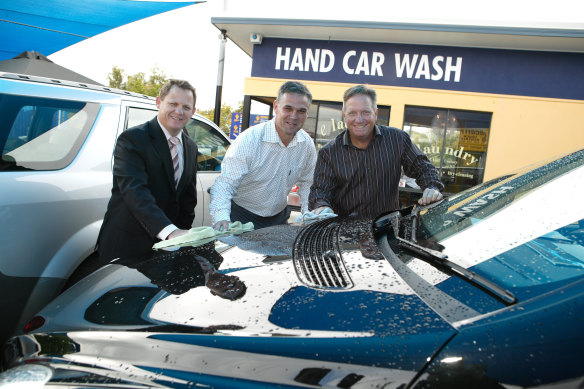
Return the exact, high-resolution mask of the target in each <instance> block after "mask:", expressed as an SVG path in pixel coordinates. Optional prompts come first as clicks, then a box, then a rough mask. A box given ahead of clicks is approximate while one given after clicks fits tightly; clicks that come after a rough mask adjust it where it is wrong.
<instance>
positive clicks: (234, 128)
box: [229, 112, 241, 140]
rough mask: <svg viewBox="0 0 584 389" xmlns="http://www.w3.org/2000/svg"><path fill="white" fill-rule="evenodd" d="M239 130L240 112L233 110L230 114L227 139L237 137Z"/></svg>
mask: <svg viewBox="0 0 584 389" xmlns="http://www.w3.org/2000/svg"><path fill="white" fill-rule="evenodd" d="M240 131H241V113H240V112H233V113H232V114H231V129H230V131H229V139H231V140H233V139H235V138H237V135H239V132H240Z"/></svg>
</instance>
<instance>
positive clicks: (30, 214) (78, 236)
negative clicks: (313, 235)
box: [0, 72, 230, 342]
mask: <svg viewBox="0 0 584 389" xmlns="http://www.w3.org/2000/svg"><path fill="white" fill-rule="evenodd" d="M156 113H157V110H156V102H155V99H154V98H152V97H148V96H143V95H139V94H136V93H131V92H127V91H121V90H114V89H111V88H106V87H100V86H94V85H88V84H81V83H75V82H70V81H63V80H52V79H47V78H41V77H33V76H24V75H17V74H12V73H2V72H0V149H1V150H2V160H1V161H0V221H1V227H0V296H1V297H0V317H1V320H0V342H2V340H3V339H5V338H6V337H7V336H8V335H10V334H11V333H12V332H14V331H15V330H17V332H19V331H20V329H21V327H22V325H23V324H24V323H25V322H26V321H27V320H28V319H29V318H30V316H31V315H32V314H34V313H36V312H37V311H38V310H39V309H40V308H42V307H43V306H44V305H45V304H46V303H47V302H48V301H50V300H51V299H52V298H53V297H55V296H56V295H57V294H58V293H59V291H60V290H61V289H62V288H63V286H64V285H65V283H66V281H67V280H68V279H69V278H70V276H71V275H72V274H73V273H74V272H75V270H76V269H77V268H78V267H79V266H80V265H81V264H83V263H84V262H85V263H87V262H88V261H91V259H92V258H95V256H96V254H95V243H96V240H97V234H98V232H99V229H100V226H101V223H102V220H103V216H104V213H105V210H106V206H107V202H108V200H109V198H110V194H111V187H112V163H113V150H114V146H115V142H116V138H117V136H118V135H119V134H120V133H121V132H122V131H124V130H125V129H127V128H129V127H132V126H134V125H136V124H139V123H143V122H145V121H147V120H150V119H151V118H153V117H154V116H155V115H156ZM187 131H188V133H189V135H190V136H191V138H193V139H194V140H195V142H196V143H197V145H198V147H199V155H198V169H199V174H197V181H198V182H197V188H198V202H197V206H196V208H195V221H194V223H193V226H201V225H210V219H209V209H208V207H209V194H208V192H207V189H208V188H209V187H210V186H211V185H213V183H214V181H215V178H216V177H217V175H218V173H219V171H220V168H221V160H222V159H223V156H224V155H225V152H226V150H227V148H228V147H229V144H230V143H229V139H228V138H227V137H226V136H225V135H224V134H223V132H221V131H220V130H219V129H218V128H217V126H216V125H215V124H214V123H212V122H211V121H209V120H207V119H206V118H204V117H202V116H199V115H195V116H193V118H192V120H191V122H190V123H189V124H188V126H187Z"/></svg>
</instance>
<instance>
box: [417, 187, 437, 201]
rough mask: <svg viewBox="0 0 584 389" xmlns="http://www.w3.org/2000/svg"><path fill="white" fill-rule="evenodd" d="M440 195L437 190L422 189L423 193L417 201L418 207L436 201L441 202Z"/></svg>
mask: <svg viewBox="0 0 584 389" xmlns="http://www.w3.org/2000/svg"><path fill="white" fill-rule="evenodd" d="M442 197H443V196H442V193H440V191H439V190H437V189H434V188H426V189H424V193H422V198H421V199H419V200H418V204H420V205H428V204H432V203H435V202H436V201H439V200H442Z"/></svg>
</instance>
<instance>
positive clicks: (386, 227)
mask: <svg viewBox="0 0 584 389" xmlns="http://www.w3.org/2000/svg"><path fill="white" fill-rule="evenodd" d="M408 212H410V213H409V215H407V213H408ZM419 212H420V207H417V206H414V207H413V208H412V207H410V208H405V209H402V210H401V211H395V212H392V213H389V214H387V215H384V216H383V217H380V218H379V219H377V220H376V221H375V230H376V231H378V232H379V231H385V232H386V234H387V241H388V243H390V245H391V244H393V245H395V244H396V243H397V246H398V247H399V248H400V249H401V250H403V251H405V252H407V253H409V254H411V255H412V256H414V257H416V258H419V259H421V260H423V261H424V262H426V263H429V264H430V265H432V266H434V267H436V268H438V269H440V270H442V271H444V272H446V273H447V274H453V275H456V276H458V277H460V278H461V279H463V280H464V281H467V282H469V283H470V284H472V285H474V286H476V287H478V288H480V289H482V290H484V291H485V292H487V293H488V294H490V295H491V296H493V297H494V298H496V299H497V300H499V301H501V302H502V303H503V304H505V305H512V304H515V303H517V298H516V297H515V296H514V295H513V294H512V293H511V292H509V291H508V290H505V289H503V288H502V287H500V286H499V285H497V284H495V283H494V282H492V281H489V280H487V279H486V278H484V277H483V276H480V275H478V274H477V273H475V272H473V271H472V270H468V269H466V268H464V267H462V266H460V265H457V264H456V263H454V262H451V261H449V260H448V259H447V258H448V256H447V255H445V254H442V253H441V252H440V251H436V250H433V249H430V248H427V247H424V246H421V245H419V244H417V241H416V235H417V225H418V220H419V219H418V216H419ZM378 232H376V235H378ZM401 234H403V235H404V236H405V237H409V239H410V240H408V239H403V238H400V236H399V235H401ZM426 244H427V243H426ZM434 246H437V247H442V246H440V245H437V244H436V243H434Z"/></svg>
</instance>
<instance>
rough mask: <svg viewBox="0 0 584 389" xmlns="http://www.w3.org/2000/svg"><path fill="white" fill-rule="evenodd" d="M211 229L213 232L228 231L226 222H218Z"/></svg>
mask: <svg viewBox="0 0 584 389" xmlns="http://www.w3.org/2000/svg"><path fill="white" fill-rule="evenodd" d="M213 228H214V229H215V231H227V230H228V229H229V222H228V221H227V220H221V221H218V222H217V223H215V225H214V226H213Z"/></svg>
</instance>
